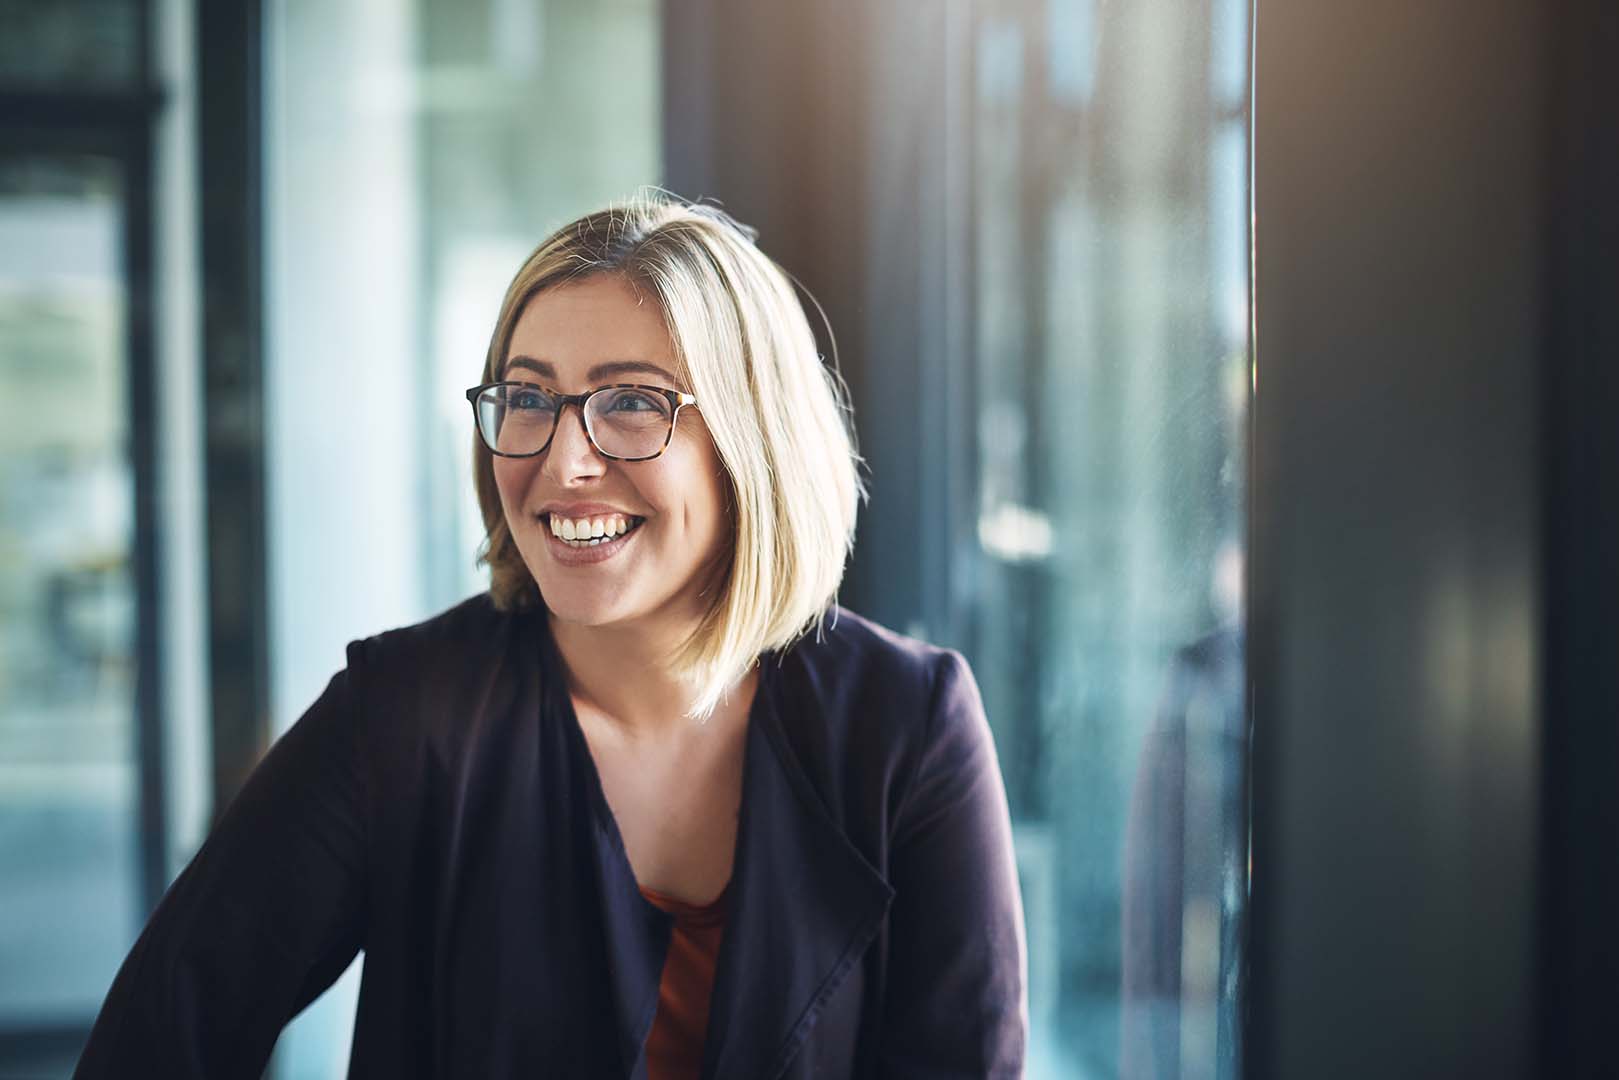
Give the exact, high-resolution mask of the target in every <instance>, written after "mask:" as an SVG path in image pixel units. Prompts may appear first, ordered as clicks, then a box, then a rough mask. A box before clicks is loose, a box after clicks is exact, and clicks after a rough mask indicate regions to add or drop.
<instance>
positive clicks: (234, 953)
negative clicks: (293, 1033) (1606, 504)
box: [74, 652, 366, 1080]
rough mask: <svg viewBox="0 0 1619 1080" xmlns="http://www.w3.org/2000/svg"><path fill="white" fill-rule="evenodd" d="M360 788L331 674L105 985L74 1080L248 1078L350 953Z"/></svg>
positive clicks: (351, 726) (349, 708) (359, 851)
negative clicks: (101, 1079) (113, 1079)
mask: <svg viewBox="0 0 1619 1080" xmlns="http://www.w3.org/2000/svg"><path fill="white" fill-rule="evenodd" d="M353 656H354V654H353V653H352V652H351V659H352V658H353ZM351 670H352V669H351ZM362 779H363V777H362V769H361V754H360V748H359V745H358V740H357V737H356V731H355V713H354V709H353V701H352V692H351V685H350V675H349V673H348V672H342V673H339V674H338V675H337V676H336V677H334V678H333V679H332V681H331V683H330V685H328V686H327V688H326V691H325V693H323V694H322V695H321V696H320V698H319V699H318V700H317V701H316V702H315V703H314V705H312V706H311V707H310V708H309V710H308V711H307V712H306V713H305V714H304V715H303V716H302V717H301V718H300V719H299V720H298V721H297V723H295V724H294V725H293V726H292V728H291V729H290V730H288V731H287V732H286V734H285V735H283V736H282V737H281V739H280V740H278V741H277V742H276V743H275V745H274V746H273V747H272V748H271V749H270V752H269V753H268V754H267V755H266V756H265V758H264V759H263V760H262V761H261V762H260V763H259V765H258V767H257V768H256V769H255V770H254V771H253V773H252V775H251V776H250V777H249V778H248V781H247V783H246V784H245V785H244V786H243V788H242V790H241V792H240V793H239V794H238V795H237V797H236V798H235V800H234V801H233V802H232V803H231V805H230V807H229V809H228V810H227V811H226V812H225V814H224V815H223V816H222V817H221V818H220V819H219V821H218V823H217V824H216V825H215V827H214V829H213V832H212V833H211V834H210V835H209V837H208V839H207V841H206V842H205V843H204V844H203V845H202V847H201V849H200V850H199V851H198V852H197V854H196V856H195V858H193V859H192V860H191V863H190V865H188V866H187V867H186V869H185V870H184V871H183V872H182V873H181V874H180V876H179V877H178V878H176V879H175V881H174V883H173V885H171V886H170V887H169V890H168V892H167V893H166V894H165V895H164V897H163V900H162V902H161V903H159V904H158V906H157V909H156V910H155V911H154V912H153V913H152V916H151V919H150V920H149V921H148V922H147V924H146V927H145V929H144V930H143V931H142V932H141V935H140V937H139V939H138V940H137V941H136V942H135V947H134V949H133V950H132V951H131V952H130V954H129V956H128V957H127V958H126V959H125V961H124V963H123V966H122V967H121V968H120V969H119V972H118V975H117V977H116V979H115V980H114V981H113V984H112V989H111V990H110V991H109V992H108V994H107V999H106V1001H105V1003H104V1004H103V1005H102V1008H101V1013H100V1015H99V1016H98V1017H97V1019H96V1023H95V1027H94V1028H93V1029H92V1031H91V1033H90V1040H89V1043H88V1044H87V1046H86V1047H85V1050H84V1052H83V1054H82V1056H81V1057H80V1059H79V1064H78V1069H77V1071H76V1072H75V1073H74V1076H75V1077H79V1078H84V1080H90V1078H95V1077H114V1076H117V1077H127V1076H163V1077H172V1078H190V1077H209V1078H216V1077H253V1078H257V1077H259V1076H260V1075H262V1073H263V1071H264V1067H265V1064H266V1062H267V1061H268V1059H269V1056H270V1052H271V1050H272V1049H273V1048H274V1046H275V1041H276V1038H277V1036H278V1035H279V1034H280V1032H281V1028H282V1027H283V1026H284V1025H285V1024H286V1023H287V1022H288V1021H289V1020H291V1019H292V1017H294V1016H296V1015H297V1014H298V1013H299V1012H300V1011H302V1009H303V1008H304V1006H306V1005H307V1004H309V1002H310V1001H312V1000H314V999H315V998H316V997H318V996H319V995H320V994H321V993H322V992H323V991H324V990H325V989H326V988H327V987H328V986H330V985H331V984H332V982H333V981H334V980H335V979H336V978H337V976H338V975H340V974H342V972H343V970H344V969H345V968H346V967H347V966H348V964H349V962H350V961H351V960H352V959H353V958H354V956H355V953H356V952H357V951H358V950H359V948H360V947H361V945H362V937H363V927H364V922H365V920H364V910H363V908H364V895H365V873H364V869H365V850H366V847H365V829H364V822H363V814H364V805H365V801H364V796H363V792H362Z"/></svg>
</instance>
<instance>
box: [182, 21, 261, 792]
mask: <svg viewBox="0 0 1619 1080" xmlns="http://www.w3.org/2000/svg"><path fill="white" fill-rule="evenodd" d="M260 15H261V7H260V4H259V3H258V2H257V0H201V2H200V3H199V4H198V7H197V63H198V69H197V86H198V94H197V101H198V123H199V126H200V130H199V133H198V153H199V158H200V162H201V177H200V181H201V182H200V198H201V201H202V214H201V219H202V259H201V281H202V312H203V316H202V324H203V325H202V356H203V365H204V371H203V392H204V395H205V397H204V402H205V407H204V409H203V415H204V424H205V430H204V446H205V452H206V454H207V462H206V467H205V484H206V487H207V493H206V494H207V519H206V520H207V545H208V618H209V631H208V634H209V652H210V656H209V669H210V673H211V676H212V683H213V685H212V691H211V705H212V714H213V773H214V785H213V786H214V800H215V813H216V815H217V814H218V813H219V812H220V811H222V810H223V809H224V807H225V804H226V803H227V802H228V801H229V799H230V798H231V796H232V795H234V794H235V792H236V791H237V790H238V789H239V788H240V787H241V784H242V781H243V780H244V779H245V777H246V775H247V773H248V772H249V771H250V770H251V769H252V767H253V764H254V762H255V761H256V760H257V758H258V756H259V754H260V753H261V752H262V750H263V748H264V745H265V743H266V741H267V739H268V733H269V720H268V712H269V690H268V646H267V642H268V625H269V622H268V612H267V593H268V589H267V585H266V562H265V525H264V516H265V467H264V423H263V413H264V380H263V358H262V342H263V280H262V279H263V270H262V259H263V250H264V245H263V222H262V216H263V209H262V208H263V200H262V188H263V166H262V160H261V157H262V155H261V139H262V135H261V132H262V127H261V115H262V103H261V98H262V90H263V87H262V81H263V72H262V66H261V64H260V50H261V47H262V35H261V25H260V23H261V20H260Z"/></svg>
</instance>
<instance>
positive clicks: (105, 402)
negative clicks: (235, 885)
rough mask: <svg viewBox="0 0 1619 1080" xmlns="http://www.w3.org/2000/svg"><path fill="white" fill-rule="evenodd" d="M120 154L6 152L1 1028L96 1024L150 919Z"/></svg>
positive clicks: (0, 288)
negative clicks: (140, 836)
mask: <svg viewBox="0 0 1619 1080" xmlns="http://www.w3.org/2000/svg"><path fill="white" fill-rule="evenodd" d="M121 228H122V192H121V185H120V177H119V173H118V170H117V167H116V165H115V164H114V163H112V162H109V161H103V160H99V159H93V158H69V157H17V156H0V912H3V913H4V914H3V916H0V1029H9V1030H30V1029H32V1030H39V1029H50V1028H66V1027H71V1026H74V1025H79V1024H82V1025H84V1026H85V1027H88V1026H89V1023H90V1021H91V1020H93V1019H94V1017H95V1013H96V1010H97V1008H99V1006H100V1004H101V999H102V996H103V995H104V994H105V993H106V991H107V987H108V986H109V985H110V984H111V982H112V977H113V974H114V972H115V971H116V970H117V967H118V964H119V962H120V961H121V960H122V959H123V955H124V953H125V952H126V951H127V950H128V948H129V944H130V942H131V941H133V940H134V937H135V932H136V930H137V928H138V927H137V923H136V920H137V916H138V914H139V911H138V903H139V902H138V898H137V895H136V893H137V888H138V880H137V866H138V860H137V858H136V850H135V845H136V842H137V836H136V829H135V822H136V820H137V817H138V814H137V794H138V793H137V790H136V779H137V777H136V767H135V761H134V754H135V749H134V734H135V732H134V657H133V651H132V650H133V647H134V637H133V634H134V626H135V619H134V604H135V596H134V586H133V583H132V580H131V571H130V547H131V516H132V513H133V505H134V503H133V484H134V481H133V474H132V470H131V466H130V462H129V458H128V445H127V444H128V437H129V430H128V423H127V412H128V410H127V407H126V386H125V354H124V319H125V312H124V282H123V274H122V270H121V266H122V253H121V242H120V235H121Z"/></svg>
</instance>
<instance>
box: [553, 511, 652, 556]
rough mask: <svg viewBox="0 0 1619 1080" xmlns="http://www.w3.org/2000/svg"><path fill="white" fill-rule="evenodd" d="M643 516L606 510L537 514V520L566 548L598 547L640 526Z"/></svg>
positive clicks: (618, 538)
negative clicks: (565, 514) (580, 515)
mask: <svg viewBox="0 0 1619 1080" xmlns="http://www.w3.org/2000/svg"><path fill="white" fill-rule="evenodd" d="M645 521H646V518H644V517H636V516H635V515H633V514H607V515H605V516H603V517H598V518H577V519H575V518H564V517H560V516H559V515H556V514H541V515H540V522H541V524H543V525H544V526H545V527H546V528H547V529H548V530H550V533H551V536H552V538H553V539H555V540H556V541H558V542H559V543H561V544H563V545H565V546H567V547H570V548H590V547H600V546H601V545H602V544H607V543H611V542H612V541H614V540H621V539H623V538H624V537H626V536H628V535H629V534H630V533H632V532H634V531H635V530H636V529H638V528H640V527H641V524H642V523H643V522H645Z"/></svg>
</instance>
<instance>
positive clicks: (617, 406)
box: [612, 390, 658, 412]
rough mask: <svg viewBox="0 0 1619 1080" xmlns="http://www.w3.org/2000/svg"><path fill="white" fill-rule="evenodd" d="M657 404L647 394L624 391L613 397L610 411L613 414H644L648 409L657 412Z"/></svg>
mask: <svg viewBox="0 0 1619 1080" xmlns="http://www.w3.org/2000/svg"><path fill="white" fill-rule="evenodd" d="M657 408H658V404H657V402H655V401H653V400H652V398H651V396H650V395H648V394H643V393H639V392H638V391H635V390H626V391H624V392H623V393H620V394H617V395H616V396H614V398H613V401H612V409H613V411H614V412H644V411H646V410H648V409H651V410H653V411H657Z"/></svg>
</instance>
